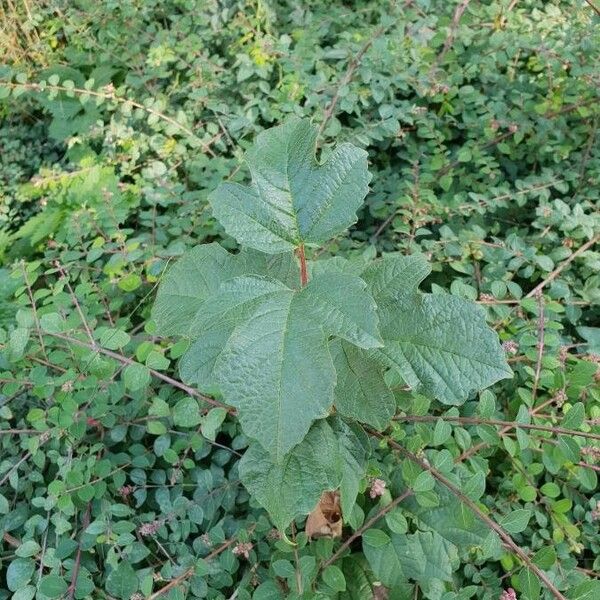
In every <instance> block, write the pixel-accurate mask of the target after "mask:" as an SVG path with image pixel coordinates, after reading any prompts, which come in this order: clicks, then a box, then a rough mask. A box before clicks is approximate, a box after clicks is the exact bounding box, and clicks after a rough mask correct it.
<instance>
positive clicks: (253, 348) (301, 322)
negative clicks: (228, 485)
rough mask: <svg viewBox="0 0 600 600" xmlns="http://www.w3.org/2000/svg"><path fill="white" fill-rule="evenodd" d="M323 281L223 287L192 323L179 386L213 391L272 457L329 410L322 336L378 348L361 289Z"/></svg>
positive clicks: (331, 377) (329, 370)
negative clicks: (298, 286)
mask: <svg viewBox="0 0 600 600" xmlns="http://www.w3.org/2000/svg"><path fill="white" fill-rule="evenodd" d="M324 278H325V276H324V275H323V276H321V277H314V278H313V279H312V280H311V281H310V282H309V284H308V285H307V286H306V287H304V288H302V289H301V290H293V289H291V288H289V287H287V286H286V285H284V284H283V283H281V282H280V281H277V280H275V279H269V278H265V277H258V276H242V277H236V278H233V279H231V280H229V281H226V282H224V283H223V284H222V285H221V286H220V288H219V291H218V292H217V293H216V294H215V295H213V296H212V297H211V298H210V299H208V300H207V301H206V302H204V303H203V304H202V305H201V308H200V309H199V310H198V312H197V314H196V317H195V318H194V319H193V321H192V324H191V330H190V332H191V337H193V338H197V339H196V341H195V342H194V343H193V344H192V346H191V347H190V349H189V350H188V352H187V354H186V355H185V357H184V358H183V360H182V362H181V366H180V370H181V375H182V377H183V379H184V380H185V381H186V382H188V383H195V384H197V385H198V386H199V387H200V388H201V389H205V390H209V389H212V388H214V387H215V386H216V387H218V388H219V389H220V390H221V391H222V393H223V396H224V398H225V401H226V402H228V403H229V404H231V405H232V406H235V407H236V408H238V410H239V418H240V421H241V423H242V425H243V427H244V431H245V432H246V433H247V434H248V435H249V436H250V437H252V438H254V439H256V440H258V441H259V442H260V443H261V444H262V446H263V447H264V448H265V449H267V450H268V451H269V452H271V453H272V454H274V455H275V456H276V457H279V458H280V457H282V456H283V455H285V454H286V453H287V452H288V451H289V450H290V449H291V448H292V447H294V446H295V445H296V444H298V443H299V442H300V441H301V440H302V438H303V437H304V436H305V435H306V432H307V431H308V429H309V428H310V425H311V423H312V422H313V421H314V420H315V419H319V418H323V417H325V416H327V414H328V412H329V409H330V408H331V406H332V404H333V389H334V385H335V381H336V375H335V369H334V366H333V362H332V359H331V354H330V352H329V347H328V336H329V335H335V336H339V337H341V338H343V339H346V340H348V341H349V342H352V343H353V344H356V345H358V346H361V347H363V348H376V347H378V346H381V345H382V343H381V341H380V336H379V332H378V328H377V317H376V307H375V304H374V302H373V299H372V298H371V296H370V295H369V293H368V292H367V290H366V284H365V283H364V282H363V281H362V280H361V279H359V278H358V277H355V276H353V275H350V274H346V273H337V274H328V275H327V276H326V278H327V281H324ZM332 282H333V285H331V283H332ZM328 284H330V285H328Z"/></svg>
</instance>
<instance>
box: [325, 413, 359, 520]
mask: <svg viewBox="0 0 600 600" xmlns="http://www.w3.org/2000/svg"><path fill="white" fill-rule="evenodd" d="M330 425H331V428H332V429H333V432H334V434H335V436H336V438H337V440H338V443H339V449H340V461H341V462H340V468H341V473H342V477H341V481H340V506H341V508H342V515H343V517H344V520H347V519H349V518H350V515H351V513H352V507H353V506H354V503H355V502H356V497H357V496H358V490H359V488H360V481H361V479H362V478H363V477H364V474H365V462H366V456H367V452H368V449H369V440H368V437H367V436H366V435H365V433H364V431H363V430H362V429H360V427H358V426H354V427H352V426H349V425H348V424H347V423H345V422H344V421H343V420H342V419H340V418H339V417H333V418H331V419H330Z"/></svg>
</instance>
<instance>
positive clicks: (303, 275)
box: [296, 244, 308, 287]
mask: <svg viewBox="0 0 600 600" xmlns="http://www.w3.org/2000/svg"><path fill="white" fill-rule="evenodd" d="M296 255H297V256H298V259H299V260H300V285H301V286H302V287H304V286H305V285H306V284H307V283H308V271H307V270H306V255H305V254H304V244H300V245H299V246H298V248H297V249H296Z"/></svg>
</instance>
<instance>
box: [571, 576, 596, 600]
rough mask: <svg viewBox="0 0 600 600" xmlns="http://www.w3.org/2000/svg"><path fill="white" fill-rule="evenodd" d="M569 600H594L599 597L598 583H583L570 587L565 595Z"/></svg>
mask: <svg viewBox="0 0 600 600" xmlns="http://www.w3.org/2000/svg"><path fill="white" fill-rule="evenodd" d="M566 596H567V598H568V599H569V600H596V598H599V597H600V581H598V580H590V579H588V580H587V581H583V582H581V583H579V584H578V585H575V586H572V587H571V589H569V590H568V591H567V593H566Z"/></svg>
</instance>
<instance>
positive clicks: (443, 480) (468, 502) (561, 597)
mask: <svg viewBox="0 0 600 600" xmlns="http://www.w3.org/2000/svg"><path fill="white" fill-rule="evenodd" d="M367 431H368V433H369V434H371V435H372V436H374V437H377V438H379V439H382V440H385V441H386V442H387V443H388V444H389V445H390V446H391V447H392V448H393V449H394V450H398V451H399V452H400V453H401V454H403V455H404V456H406V458H408V459H409V460H410V461H411V462H413V463H415V464H417V465H419V466H420V467H421V468H422V469H424V470H426V471H429V472H430V473H431V475H432V476H433V477H434V478H435V479H436V480H437V481H438V482H439V483H441V484H442V485H443V486H444V487H446V488H447V489H448V490H449V491H450V492H452V494H454V496H456V498H458V500H460V502H461V503H463V504H465V505H466V506H468V507H469V508H470V509H471V510H472V511H473V513H474V514H475V516H476V517H477V518H478V519H479V520H480V521H483V523H485V524H486V525H487V526H488V527H489V528H490V529H492V530H493V531H495V532H496V533H497V534H498V536H499V537H500V538H501V539H502V541H503V542H504V544H505V545H506V546H507V547H508V548H510V549H511V550H512V552H514V553H515V554H516V555H517V556H518V557H519V558H520V559H521V560H522V561H523V563H524V564H525V566H526V568H528V569H529V570H530V571H531V572H533V573H535V574H536V575H537V576H538V578H539V579H540V581H542V582H543V583H544V585H545V586H546V587H547V589H548V590H549V591H550V592H551V593H552V595H553V596H554V597H555V598H557V600H566V599H565V596H564V595H563V594H561V592H560V591H559V590H558V588H557V587H556V586H555V585H554V583H553V582H552V581H551V580H550V579H549V578H548V576H547V575H546V573H544V571H542V570H541V569H540V568H539V567H538V566H537V565H536V564H535V563H533V562H532V560H531V558H530V557H529V556H528V555H527V554H526V552H524V551H523V550H522V549H521V548H520V547H519V546H517V544H516V543H515V542H514V540H513V539H512V538H511V537H510V535H509V534H508V533H507V532H506V531H505V530H504V529H503V528H502V527H501V526H500V525H498V523H496V521H494V520H493V519H492V518H490V517H488V515H486V514H485V513H484V512H483V511H482V510H481V509H480V508H479V506H477V504H476V503H475V502H473V500H471V499H470V498H469V497H468V496H465V494H463V493H462V492H461V490H460V489H459V488H458V487H457V486H455V485H454V484H453V483H452V482H451V481H450V480H449V479H446V477H444V475H442V474H441V473H440V472H439V471H437V470H436V469H434V468H433V467H431V466H430V465H429V464H428V463H426V462H425V461H424V460H422V459H420V458H419V457H418V456H416V455H414V454H413V453H412V452H409V451H408V450H407V449H406V448H404V447H403V446H401V445H400V444H398V443H397V442H395V441H394V440H391V439H389V438H388V437H387V436H385V435H384V434H382V433H379V432H378V431H375V430H372V429H368V430H367Z"/></svg>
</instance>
